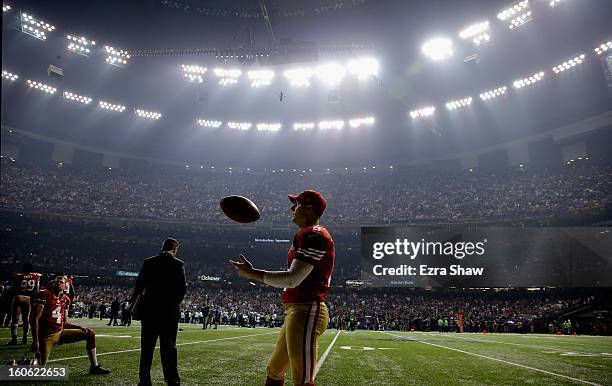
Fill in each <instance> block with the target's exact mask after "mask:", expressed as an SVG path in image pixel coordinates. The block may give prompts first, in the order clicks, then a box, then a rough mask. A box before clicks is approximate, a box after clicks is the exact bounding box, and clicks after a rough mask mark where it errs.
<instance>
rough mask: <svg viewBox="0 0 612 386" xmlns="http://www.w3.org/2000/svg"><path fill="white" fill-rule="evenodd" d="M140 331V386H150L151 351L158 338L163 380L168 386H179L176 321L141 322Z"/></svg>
mask: <svg viewBox="0 0 612 386" xmlns="http://www.w3.org/2000/svg"><path fill="white" fill-rule="evenodd" d="M141 325H142V327H141V330H140V373H139V375H140V383H139V384H140V385H141V386H148V385H151V363H152V362H153V351H154V350H155V345H156V344H157V338H158V337H159V347H160V350H159V352H160V355H161V363H162V368H163V370H164V380H165V381H166V383H167V384H168V385H180V383H181V379H180V377H179V373H178V368H177V358H176V356H177V355H176V354H177V352H176V332H177V330H178V320H165V321H158V320H143V321H142V323H141Z"/></svg>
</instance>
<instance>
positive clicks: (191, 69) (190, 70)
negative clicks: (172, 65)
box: [181, 64, 208, 83]
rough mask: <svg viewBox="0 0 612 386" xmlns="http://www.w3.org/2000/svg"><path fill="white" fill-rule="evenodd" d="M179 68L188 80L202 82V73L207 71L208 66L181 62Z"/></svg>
mask: <svg viewBox="0 0 612 386" xmlns="http://www.w3.org/2000/svg"><path fill="white" fill-rule="evenodd" d="M181 69H182V70H183V75H184V76H185V78H187V79H188V80H189V81H190V82H198V83H202V82H204V74H206V72H207V71H208V68H206V67H201V66H191V65H187V64H181Z"/></svg>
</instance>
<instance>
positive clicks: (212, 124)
mask: <svg viewBox="0 0 612 386" xmlns="http://www.w3.org/2000/svg"><path fill="white" fill-rule="evenodd" d="M222 124H223V122H221V121H210V120H208V119H198V125H200V126H202V127H212V128H215V129H216V128H218V127H221V125H222Z"/></svg>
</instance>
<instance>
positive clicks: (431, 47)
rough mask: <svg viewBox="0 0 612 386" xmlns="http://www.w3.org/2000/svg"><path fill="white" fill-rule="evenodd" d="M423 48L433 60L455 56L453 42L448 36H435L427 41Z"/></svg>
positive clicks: (424, 52)
mask: <svg viewBox="0 0 612 386" xmlns="http://www.w3.org/2000/svg"><path fill="white" fill-rule="evenodd" d="M421 50H422V51H423V54H425V55H426V56H427V57H429V58H430V59H432V60H444V59H448V58H450V57H451V56H453V42H452V41H451V40H450V39H446V38H435V39H431V40H428V41H427V42H425V44H423V47H421Z"/></svg>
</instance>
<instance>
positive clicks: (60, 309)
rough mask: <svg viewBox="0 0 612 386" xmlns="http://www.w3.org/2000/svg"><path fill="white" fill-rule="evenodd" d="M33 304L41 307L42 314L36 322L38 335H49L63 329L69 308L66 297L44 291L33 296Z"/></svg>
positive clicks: (68, 301)
mask: <svg viewBox="0 0 612 386" xmlns="http://www.w3.org/2000/svg"><path fill="white" fill-rule="evenodd" d="M34 304H41V305H43V313H42V316H41V318H40V320H39V321H38V330H39V334H40V335H42V336H45V335H50V334H53V333H55V332H58V331H61V330H62V329H63V328H64V323H66V310H68V307H69V306H70V299H69V298H68V296H66V295H65V294H64V293H61V294H60V295H59V296H57V295H55V294H54V293H53V292H52V291H50V290H48V289H44V290H42V291H40V292H39V293H37V294H36V296H34Z"/></svg>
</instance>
